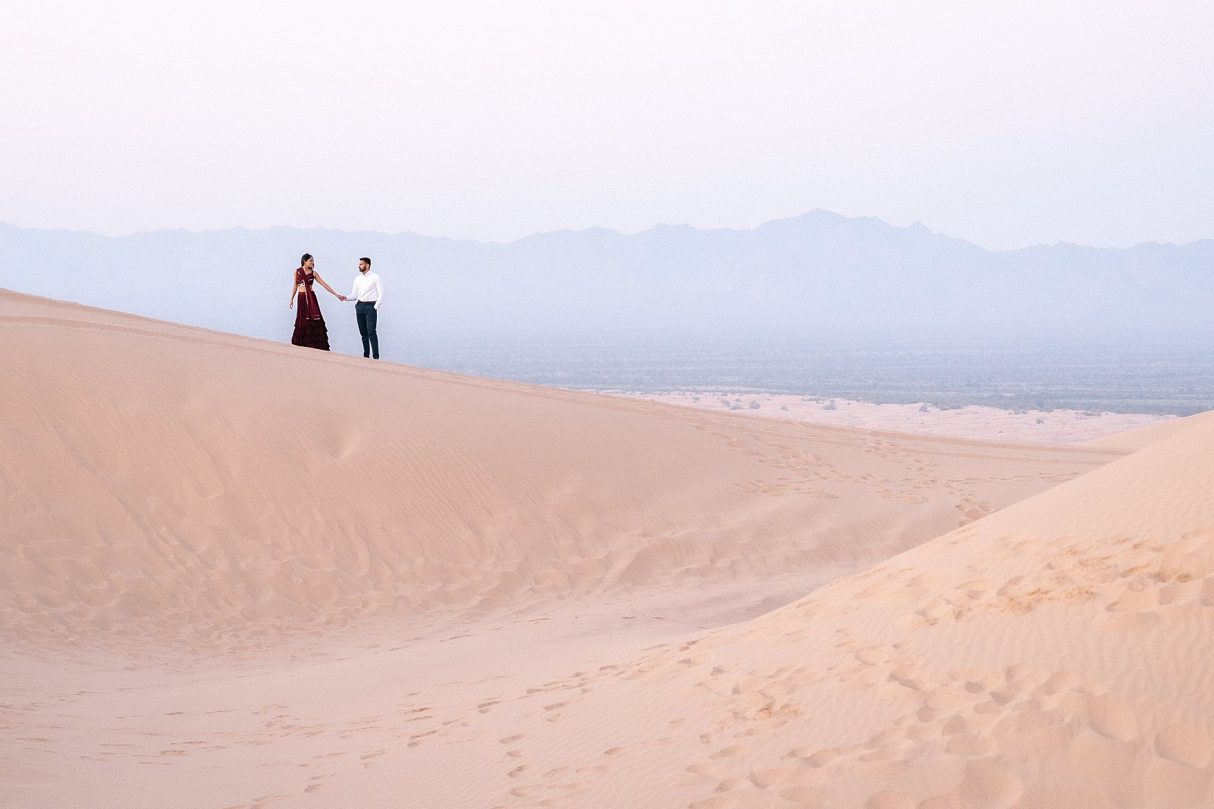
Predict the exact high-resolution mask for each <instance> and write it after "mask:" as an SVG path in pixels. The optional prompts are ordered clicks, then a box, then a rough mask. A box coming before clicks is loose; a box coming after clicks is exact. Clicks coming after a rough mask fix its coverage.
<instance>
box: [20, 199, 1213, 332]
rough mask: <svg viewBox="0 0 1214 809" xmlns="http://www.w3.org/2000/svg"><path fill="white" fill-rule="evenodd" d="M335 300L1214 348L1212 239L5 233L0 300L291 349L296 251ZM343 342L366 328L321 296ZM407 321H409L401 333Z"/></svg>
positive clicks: (417, 316)
mask: <svg viewBox="0 0 1214 809" xmlns="http://www.w3.org/2000/svg"><path fill="white" fill-rule="evenodd" d="M305 251H306V252H309V253H312V254H313V255H315V256H316V258H317V269H318V270H319V271H320V273H321V274H322V276H323V277H324V278H325V279H326V280H328V281H329V282H330V283H331V284H332V285H333V287H334V288H335V289H337V290H338V291H339V292H345V291H348V290H349V287H350V281H351V279H352V278H353V276H354V273H355V264H356V261H357V258H358V257H359V256H361V255H369V256H371V257H372V258H373V259H374V268H375V269H376V270H377V271H378V272H379V273H380V274H381V275H382V276H383V278H384V282H385V285H386V287H387V300H386V301H385V307H384V312H383V313H382V315H381V319H382V320H383V321H384V322H385V326H388V327H393V328H396V329H397V330H398V332H399V331H412V330H427V331H450V330H459V331H477V332H482V333H490V334H492V333H507V332H510V333H513V332H527V331H536V330H551V331H557V332H559V331H577V332H582V333H589V334H600V333H601V334H603V335H610V334H612V333H616V332H622V331H635V330H643V331H647V332H658V333H677V334H681V335H691V336H695V335H719V334H722V333H734V334H745V333H756V334H785V335H800V336H805V337H807V338H830V339H836V338H837V339H863V338H865V337H882V338H884V337H888V338H893V339H900V338H905V337H920V338H942V339H952V338H958V339H961V338H964V339H991V340H998V341H1001V342H1006V341H1028V342H1032V341H1036V340H1057V339H1073V338H1076V339H1077V338H1081V339H1087V340H1092V339H1096V340H1108V341H1113V342H1116V341H1121V340H1143V339H1146V340H1157V341H1173V340H1174V341H1190V340H1205V341H1211V340H1212V339H1214V325H1212V323H1211V321H1212V312H1211V310H1212V308H1214V241H1211V240H1203V241H1199V242H1193V243H1191V244H1186V245H1173V244H1141V245H1138V246H1136V247H1132V248H1128V249H1105V248H1099V249H1098V248H1091V247H1081V246H1078V245H1072V244H1056V245H1052V246H1044V245H1043V246H1037V247H1029V248H1025V249H1021V250H1009V251H990V250H985V249H983V248H981V247H979V246H977V245H974V244H972V243H969V242H966V241H962V240H959V239H953V238H949V237H947V236H944V235H941V234H938V233H933V232H932V231H930V230H928V229H927V228H925V227H923V226H922V225H919V224H917V223H916V224H915V225H912V226H910V227H906V228H902V227H894V226H892V225H890V224H888V223H886V222H883V221H881V220H880V219H874V218H848V217H844V216H840V215H838V214H834V213H830V212H828V211H821V210H818V211H812V212H810V213H806V214H804V215H801V216H796V217H792V218H788V219H780V220H775V221H772V222H768V223H766V224H764V225H761V226H759V227H757V228H754V229H753V230H733V229H715V230H700V229H697V228H693V227H689V226H685V225H679V226H670V225H659V226H657V227H654V228H651V229H650V230H647V231H645V232H643V233H636V234H628V235H626V234H621V233H618V232H615V231H612V230H604V229H601V228H591V229H589V230H581V231H557V232H551V233H540V234H536V235H533V236H528V237H526V238H523V239H519V240H517V241H513V242H509V243H490V242H476V241H459V240H453V239H444V238H433V237H428V236H420V235H417V234H413V233H373V232H342V231H334V230H324V229H297V228H285V227H276V228H269V229H265V230H245V229H239V228H238V229H232V230H222V231H211V232H203V233H191V232H188V231H184V230H167V231H156V232H152V233H141V234H136V235H132V236H123V237H117V238H109V237H105V236H99V235H95V234H90V233H81V232H74V231H63V230H32V229H26V228H18V227H14V226H10V225H0V286H2V287H5V288H8V289H11V290H15V291H19V292H27V293H32V294H37V295H45V296H48V297H52V298H58V299H61V300H70V301H76V302H80V303H87V304H91V305H95V306H102V307H106V308H112V309H119V310H123V311H128V312H134V313H138V314H143V315H149V316H152V317H157V318H161V319H165V320H172V321H178V322H182V323H189V324H193V325H199V326H205V327H209V328H214V329H220V330H224V331H231V332H237V333H241V334H247V335H251V336H256V337H267V338H272V339H280V340H282V339H287V338H288V337H289V335H290V329H291V315H292V313H291V312H289V311H288V310H287V306H286V304H287V297H288V293H289V291H290V283H291V271H292V270H293V269H294V268H295V267H296V266H297V264H298V258H299V255H300V254H301V253H303V252H305ZM321 300H322V309H323V310H324V311H325V313H326V317H327V319H328V320H329V321H330V324H331V325H330V331H331V332H333V331H335V329H334V327H333V325H332V323H333V321H334V320H335V318H347V319H349V320H350V321H351V323H343V324H342V325H341V326H340V327H339V329H340V330H341V334H340V335H339V339H338V342H337V346H336V347H343V346H344V347H345V348H347V349H349V348H350V347H351V346H353V345H354V343H355V342H356V336H355V339H354V340H351V338H350V334H348V333H347V332H352V330H353V325H352V321H353V315H352V313H351V310H350V309H349V308H348V304H347V305H344V306H346V307H347V308H340V307H342V306H343V305H342V304H339V303H338V302H337V301H335V300H334V299H333V298H331V297H328V296H327V295H325V294H324V293H322V298H321ZM393 324H395V325H393Z"/></svg>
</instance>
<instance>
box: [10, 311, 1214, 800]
mask: <svg viewBox="0 0 1214 809" xmlns="http://www.w3.org/2000/svg"><path fill="white" fill-rule="evenodd" d="M0 359H2V362H3V367H4V368H5V370H6V371H7V373H6V375H5V379H4V381H3V383H2V385H3V387H2V388H0V442H2V446H3V450H4V451H3V453H0V484H2V485H0V510H2V513H3V516H4V519H3V521H2V522H0V544H2V548H3V551H4V553H5V559H6V564H5V565H3V566H0V619H2V621H0V638H2V641H3V642H2V644H0V806H6V807H7V806H19V807H23V809H24V807H31V808H32V809H41V808H42V807H47V808H48V809H49V807H63V806H90V807H163V806H178V807H199V809H203V808H204V807H205V808H206V809H215V807H225V808H227V809H236V808H237V807H239V809H278V808H279V807H292V808H294V807H300V808H301V809H314V808H316V807H348V806H359V807H399V806H419V807H477V808H478V809H479V808H481V807H486V808H487V807H532V806H536V807H540V806H551V807H578V808H581V807H655V809H656V808H657V807H679V808H681V807H687V808H688V809H714V808H716V807H817V808H818V809H836V808H840V809H841V808H843V807H848V808H850V807H863V809H912V808H913V809H952V808H953V807H965V808H966V809H979V808H980V807H981V808H985V807H1009V808H1011V807H1015V808H1016V809H1037V808H1038V807H1041V808H1042V809H1052V808H1053V807H1058V809H1062V808H1063V807H1068V808H1069V807H1078V806H1083V807H1110V808H1111V807H1152V808H1154V807H1158V808H1159V809H1164V808H1165V807H1166V808H1167V809H1181V808H1186V807H1191V808H1192V809H1198V808H1199V807H1209V806H1211V805H1214V790H1212V784H1211V779H1212V776H1214V648H1212V647H1214V640H1212V639H1214V460H1212V459H1214V415H1211V414H1205V415H1201V416H1195V417H1192V418H1190V419H1187V420H1185V421H1184V422H1181V423H1178V424H1175V425H1170V426H1169V428H1168V430H1167V431H1166V433H1160V434H1158V435H1157V436H1156V440H1149V441H1148V440H1143V439H1137V441H1138V443H1139V444H1141V445H1142V448H1141V449H1138V450H1137V451H1136V452H1133V453H1132V454H1126V452H1127V451H1128V449H1129V447H1128V446H1120V447H1096V448H1092V447H1086V448H1060V447H1043V446H1036V447H1033V446H1021V445H1012V444H993V443H988V442H981V441H969V440H951V439H945V438H924V437H914V436H905V435H897V434H893V433H878V432H871V431H859V430H847V429H842V428H828V427H813V426H809V425H805V424H795V423H783V422H778V421H759V420H748V419H746V418H745V417H740V416H735V415H730V414H716V413H706V412H697V411H691V410H686V409H677V408H672V407H668V406H663V405H660V404H655V403H646V402H629V401H621V400H614V399H606V398H603V397H596V396H591V395H586V394H578V393H572V392H564V391H555V390H547V389H542V388H534V387H528V386H522V385H513V384H508V383H499V382H488V381H484V380H476V379H469V378H463V377H457V376H451V375H444V374H439V373H434V372H427V371H420V370H417V369H412V368H407V367H403V366H391V365H380V366H373V365H371V364H369V363H364V362H363V361H361V359H359V358H348V357H340V356H334V355H321V354H318V353H316V352H310V351H308V350H304V349H296V348H293V347H290V346H281V345H274V344H269V343H264V342H258V341H254V340H248V339H244V338H237V337H232V336H228V335H223V334H217V333H211V332H205V331H200V330H197V329H188V328H185V327H179V326H174V325H170V324H164V323H157V322H153V321H148V320H143V319H139V318H134V317H128V316H123V315H117V314H113V313H105V312H99V311H97V310H92V309H87V308H84V307H76V306H71V305H66V304H58V303H54V302H49V301H44V300H39V299H32V298H28V297H24V296H17V295H10V294H7V293H0Z"/></svg>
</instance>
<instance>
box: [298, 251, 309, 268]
mask: <svg viewBox="0 0 1214 809" xmlns="http://www.w3.org/2000/svg"><path fill="white" fill-rule="evenodd" d="M310 258H312V254H311V253H304V254H303V256H301V257H300V259H299V266H301V267H302V266H303V265H305V264H307V263H308V259H310Z"/></svg>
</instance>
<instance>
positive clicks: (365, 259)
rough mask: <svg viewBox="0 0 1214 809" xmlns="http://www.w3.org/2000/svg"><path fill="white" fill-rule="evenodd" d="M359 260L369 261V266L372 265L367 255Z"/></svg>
mask: <svg viewBox="0 0 1214 809" xmlns="http://www.w3.org/2000/svg"><path fill="white" fill-rule="evenodd" d="M359 261H365V262H367V266H368V267H370V266H371V259H369V258H367V257H366V256H363V257H362V258H360V259H359Z"/></svg>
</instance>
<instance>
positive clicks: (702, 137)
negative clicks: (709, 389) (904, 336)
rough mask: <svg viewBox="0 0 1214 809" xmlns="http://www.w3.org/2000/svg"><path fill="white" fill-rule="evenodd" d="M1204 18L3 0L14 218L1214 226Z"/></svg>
mask: <svg viewBox="0 0 1214 809" xmlns="http://www.w3.org/2000/svg"><path fill="white" fill-rule="evenodd" d="M1211 42H1214V3H1209V2H1193V3H1184V2H1141V3H1118V2H1071V3H1067V2H1063V3H1045V2H1040V3H1035V2H1006V3H1005V2H972V1H967V2H949V3H945V2H940V3H928V2H923V3H911V2H893V1H892V0H891V2H881V3H878V2H871V3H868V2H838V3H825V2H766V3H764V2H736V3H724V2H680V3H672V2H653V1H652V0H651V1H650V2H635V3H634V2H620V1H619V0H613V2H602V3H600V2H578V1H577V0H561V2H503V1H499V2H446V3H433V2H426V3H387V2H383V3H377V2H363V1H362V0H345V1H344V2H340V3H309V2H291V3H275V4H270V3H256V2H240V3H227V2H216V0H208V2H206V3H195V2H174V3H163V2H139V3H136V2H125V0H107V1H106V2H96V3H85V2H50V3H45V4H36V3H22V4H10V6H9V7H7V8H6V9H5V11H4V13H3V14H2V15H0V221H2V222H8V223H11V224H17V225H23V226H34V227H56V228H60V227H61V228H73V229H86V230H95V231H99V232H102V233H108V234H118V233H129V232H133V231H140V230H149V229H158V228H170V227H184V228H189V229H213V228H223V227H230V226H235V225H243V226H246V227H265V226H269V225H294V226H316V225H320V226H327V227H334V228H341V229H345V230H362V229H367V230H386V231H401V230H409V231H415V232H418V233H424V234H430V235H442V236H453V237H459V238H479V239H493V240H503V239H511V238H516V237H519V236H522V235H525V234H528V233H532V232H535V231H541V230H553V229H560V228H583V227H588V226H591V225H601V226H605V227H611V228H615V229H619V230H623V231H627V232H632V231H637V230H643V229H646V228H648V227H650V226H652V225H653V224H655V223H658V222H670V223H689V224H693V225H696V226H701V227H715V226H728V227H753V226H754V225H756V224H759V223H761V222H763V221H766V220H768V219H774V218H777V217H781V216H790V215H793V214H797V213H801V212H804V211H807V210H810V209H813V208H826V209H829V210H833V211H837V212H839V213H843V214H846V215H849V216H862V215H871V216H879V217H881V218H883V219H886V220H888V221H890V222H892V223H894V224H898V225H906V224H910V223H911V222H912V221H914V220H916V219H918V220H921V221H922V222H923V223H924V224H926V225H927V226H928V227H930V228H932V229H934V230H938V231H942V232H944V233H947V234H950V235H953V236H959V237H962V238H967V239H970V240H973V241H975V242H978V243H979V244H982V245H984V246H987V247H994V248H1004V247H1018V246H1023V245H1026V244H1031V243H1037V242H1054V241H1059V240H1064V241H1074V242H1079V243H1084V244H1096V245H1102V246H1104V245H1107V246H1125V245H1129V244H1133V243H1135V242H1139V241H1147V240H1156V241H1175V242H1187V241H1192V240H1195V239H1200V238H1214V160H1212V158H1214V151H1212V147H1211V144H1214V104H1212V103H1211V102H1212V100H1214V92H1212V91H1214V47H1212V46H1211Z"/></svg>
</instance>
